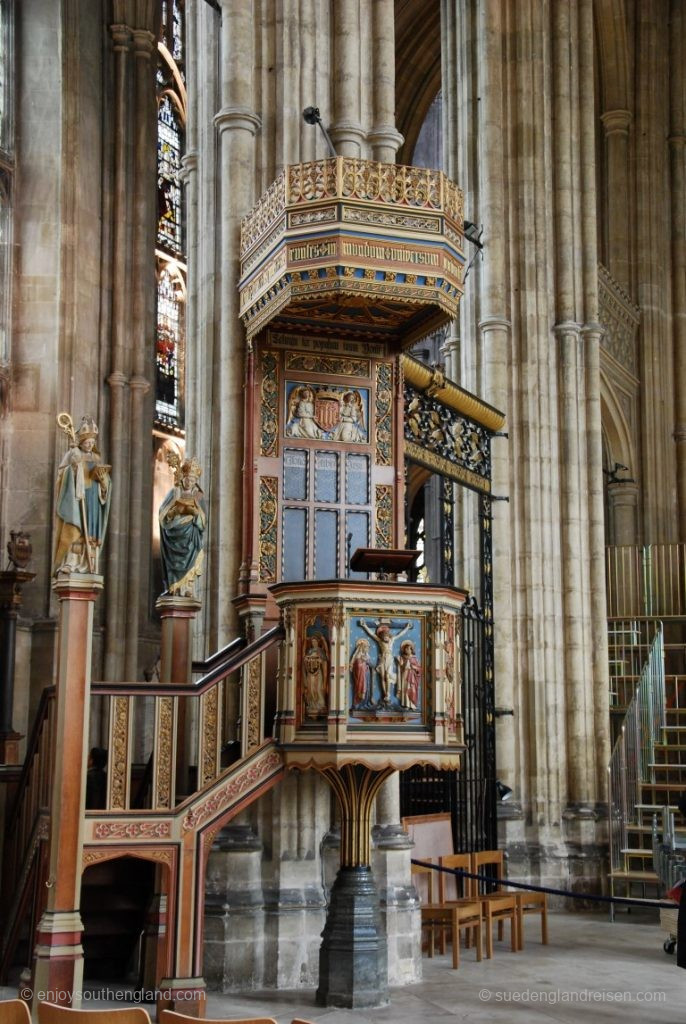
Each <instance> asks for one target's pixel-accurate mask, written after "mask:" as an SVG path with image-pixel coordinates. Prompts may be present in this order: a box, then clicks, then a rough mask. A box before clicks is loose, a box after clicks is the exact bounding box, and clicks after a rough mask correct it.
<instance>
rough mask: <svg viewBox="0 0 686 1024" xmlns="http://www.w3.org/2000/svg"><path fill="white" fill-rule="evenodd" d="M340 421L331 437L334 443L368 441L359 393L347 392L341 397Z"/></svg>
mask: <svg viewBox="0 0 686 1024" xmlns="http://www.w3.org/2000/svg"><path fill="white" fill-rule="evenodd" d="M338 415H339V420H338V425H337V426H336V429H335V430H334V432H333V434H332V435H331V436H332V438H333V440H334V441H366V440H367V428H366V426H365V422H364V408H363V406H362V396H361V395H360V393H359V391H345V392H344V393H343V395H341V400H340V409H339V413H338Z"/></svg>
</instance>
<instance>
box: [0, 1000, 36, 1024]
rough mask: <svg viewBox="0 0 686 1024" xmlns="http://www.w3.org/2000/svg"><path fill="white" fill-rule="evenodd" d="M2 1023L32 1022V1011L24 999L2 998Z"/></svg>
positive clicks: (0, 1021)
mask: <svg viewBox="0 0 686 1024" xmlns="http://www.w3.org/2000/svg"><path fill="white" fill-rule="evenodd" d="M0 1024H31V1011H30V1010H29V1008H28V1006H27V1004H26V1003H25V1002H24V1000H23V999H2V1000H0Z"/></svg>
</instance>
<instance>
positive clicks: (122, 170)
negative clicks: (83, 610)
mask: <svg viewBox="0 0 686 1024" xmlns="http://www.w3.org/2000/svg"><path fill="white" fill-rule="evenodd" d="M117 13H122V14H123V12H121V11H119V10H118V11H117ZM110 35H111V37H112V50H113V53H114V58H113V75H114V86H113V101H112V104H113V111H112V121H113V126H112V138H113V143H112V165H113V173H112V337H111V339H110V360H111V362H110V373H109V376H108V377H107V384H108V386H109V389H110V398H109V406H110V418H109V450H110V458H111V460H112V464H113V465H117V466H124V465H126V464H127V456H126V424H125V420H126V404H127V403H126V398H127V395H126V388H127V387H128V383H129V378H128V365H127V350H128V337H127V335H128V323H129V319H130V305H129V304H130V295H129V288H128V284H129V279H128V273H127V267H128V253H127V249H128V231H129V228H128V225H129V224H130V223H131V215H130V207H129V198H130V197H129V178H128V161H129V139H128V109H129V105H130V99H129V90H128V80H129V68H130V50H131V41H132V36H131V29H130V28H129V27H128V26H127V25H125V24H123V23H116V24H113V25H110ZM126 494H127V481H126V480H122V486H121V487H116V488H115V489H114V492H113V494H112V505H111V508H110V520H109V543H108V545H107V594H106V624H107V628H106V630H105V678H106V679H121V678H122V676H123V673H124V645H123V643H122V634H123V622H124V607H125V603H126V602H125V593H126V579H125V577H126V572H125V544H126V520H125V513H124V509H125V507H126V504H125V503H126Z"/></svg>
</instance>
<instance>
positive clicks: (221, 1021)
mask: <svg viewBox="0 0 686 1024" xmlns="http://www.w3.org/2000/svg"><path fill="white" fill-rule="evenodd" d="M157 1019H158V1024H191V1022H192V1024H199V1021H198V1018H197V1017H189V1016H188V1014H186V1013H179V1012H178V1011H177V1010H161V1011H160V1013H159V1014H158V1017H157ZM202 1021H203V1024H276V1021H275V1020H274V1018H273V1017H215V1018H212V1017H203V1018H202ZM293 1024H295V1021H294V1022H293ZM303 1024H305V1022H303Z"/></svg>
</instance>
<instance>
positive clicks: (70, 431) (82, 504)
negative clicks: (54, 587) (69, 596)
mask: <svg viewBox="0 0 686 1024" xmlns="http://www.w3.org/2000/svg"><path fill="white" fill-rule="evenodd" d="M57 426H58V427H60V429H61V430H63V431H64V433H65V434H66V435H67V438H68V440H69V446H70V447H71V448H77V447H78V442H77V440H76V433H75V432H74V421H73V420H72V418H71V416H70V415H69V413H68V412H61V413H59V414H58V416H57ZM79 509H80V511H81V525H82V526H83V539H84V542H85V544H86V557H87V558H88V569H89V572H95V560H94V556H93V549H92V547H91V539H90V537H89V536H88V517H87V515H86V498H85V496H84V495H83V494H82V495H81V497H80V498H79Z"/></svg>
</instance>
